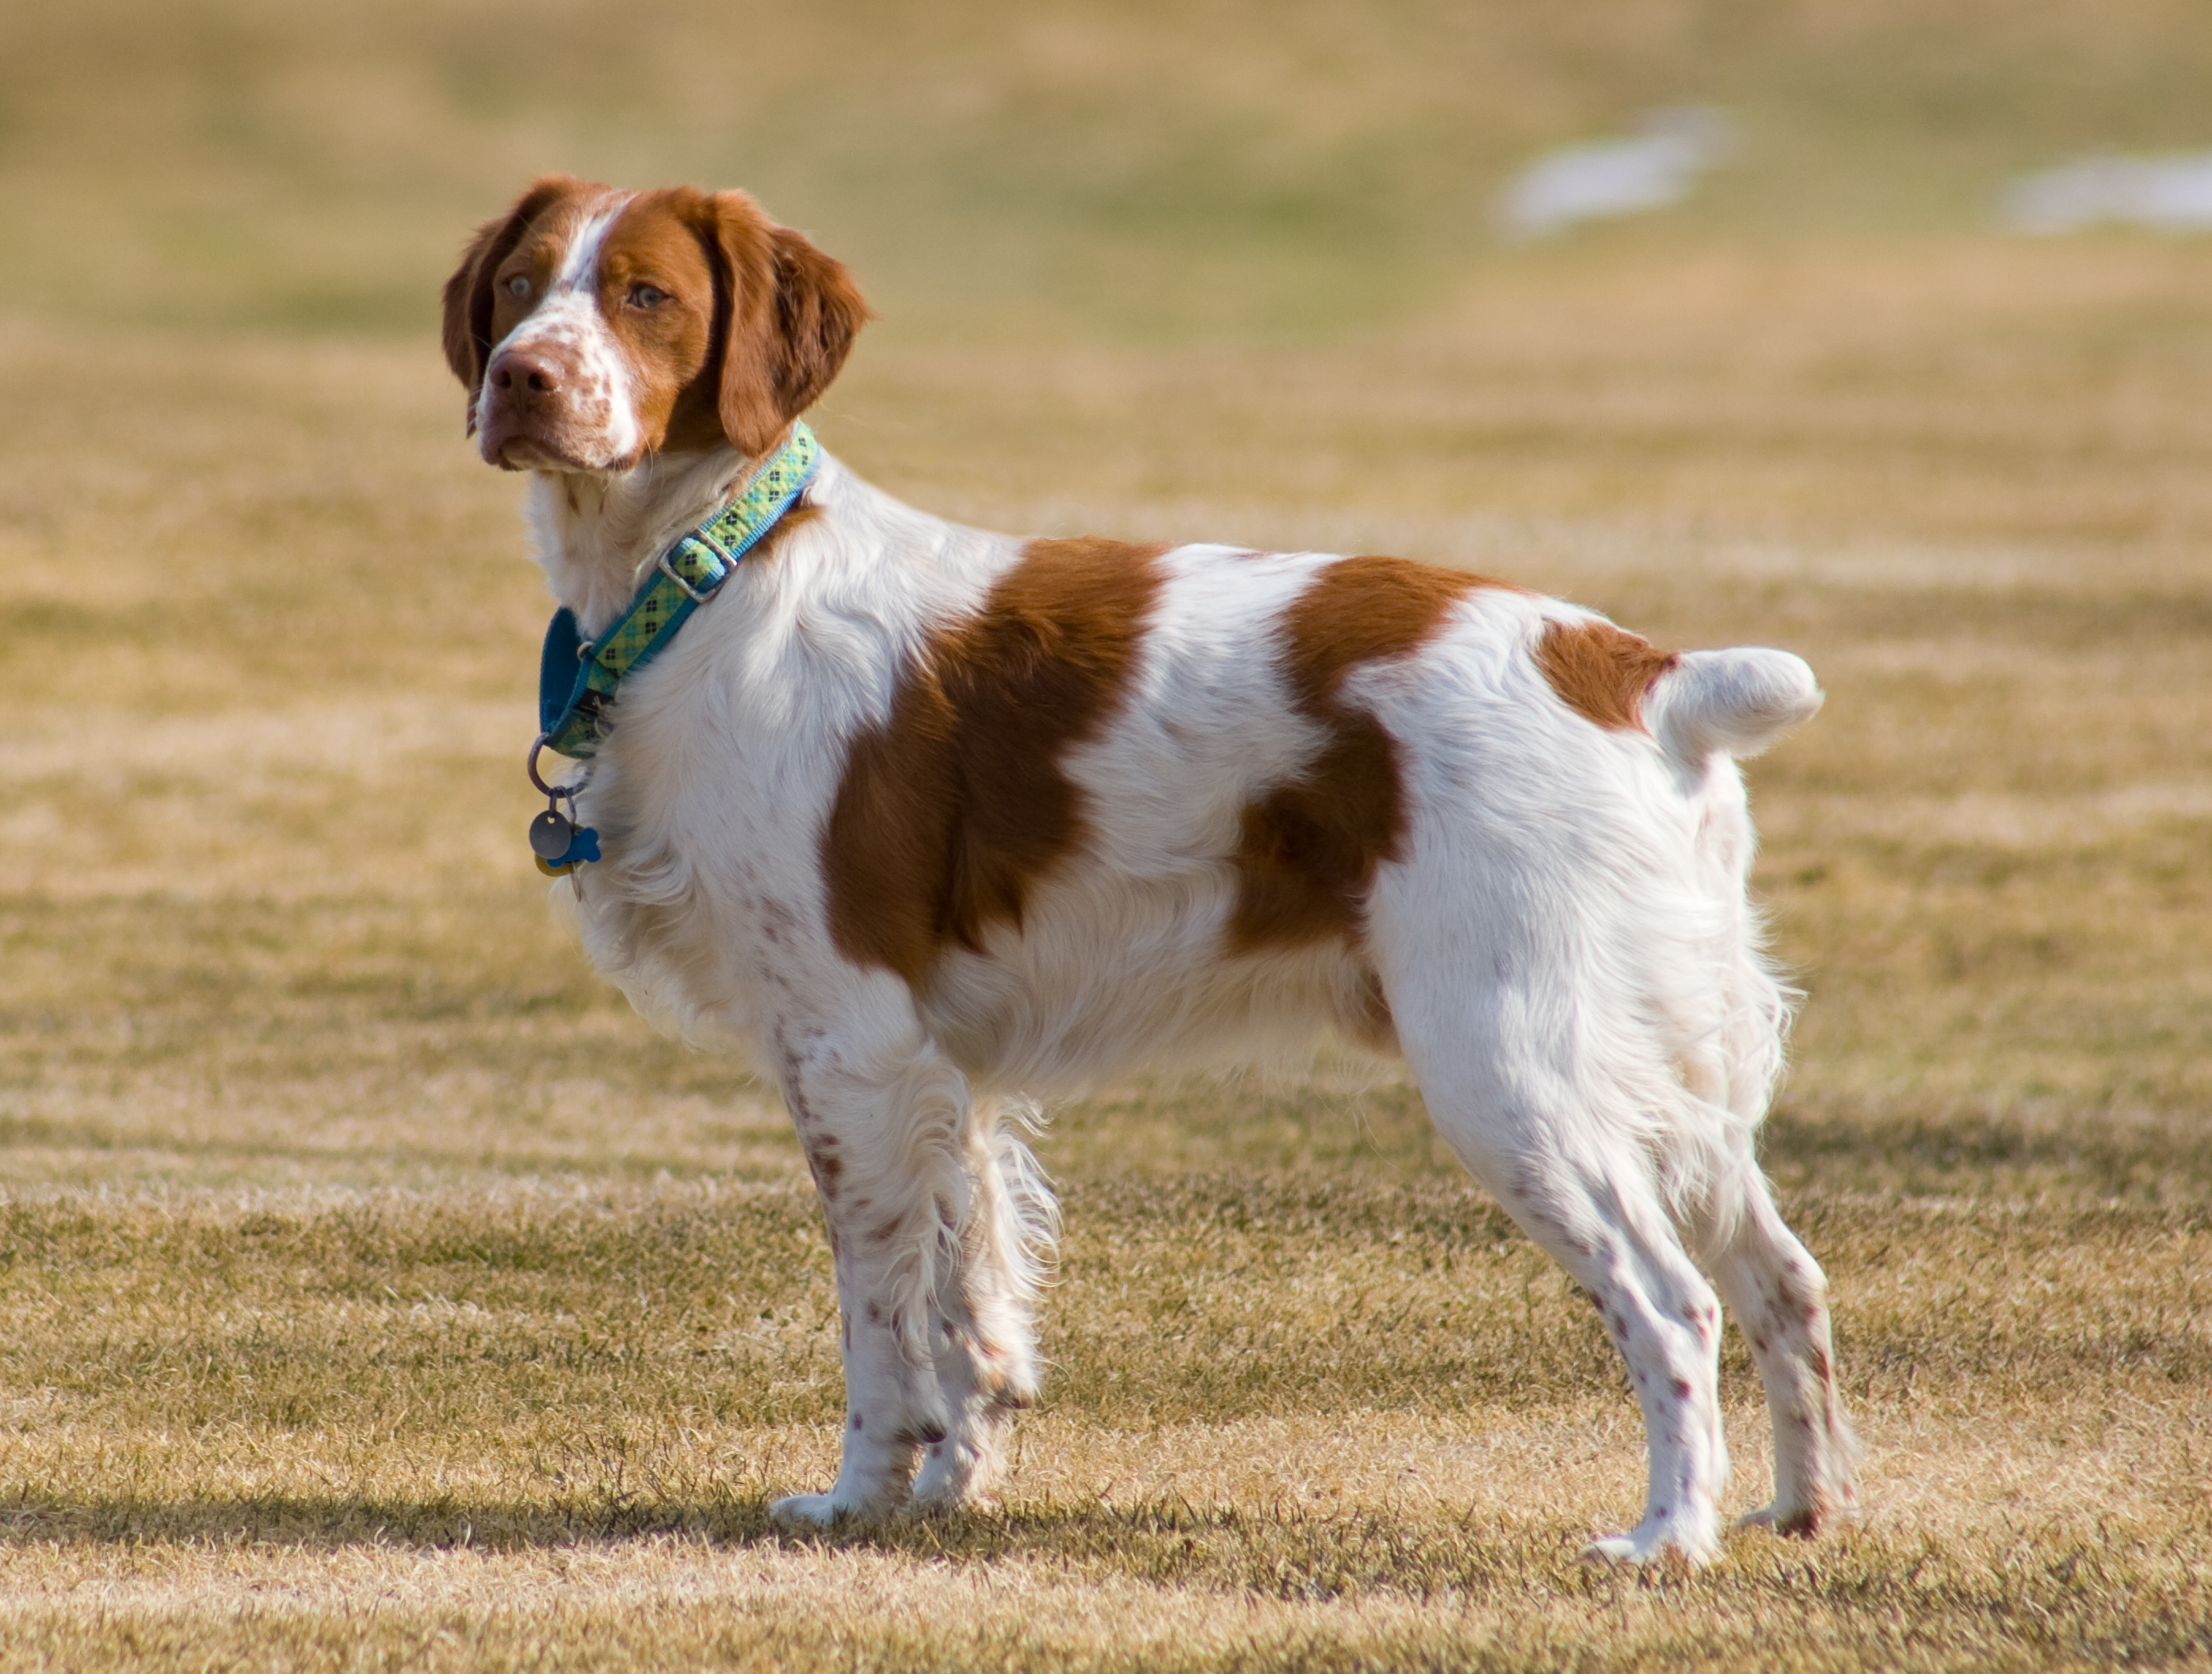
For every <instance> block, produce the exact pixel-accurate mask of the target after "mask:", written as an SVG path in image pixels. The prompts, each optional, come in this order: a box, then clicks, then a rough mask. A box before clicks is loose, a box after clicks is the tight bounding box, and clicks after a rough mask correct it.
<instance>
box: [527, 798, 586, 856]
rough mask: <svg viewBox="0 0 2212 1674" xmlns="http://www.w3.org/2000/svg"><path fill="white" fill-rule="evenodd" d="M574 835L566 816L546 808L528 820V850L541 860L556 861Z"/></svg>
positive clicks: (574, 830) (573, 828) (563, 853)
mask: <svg viewBox="0 0 2212 1674" xmlns="http://www.w3.org/2000/svg"><path fill="white" fill-rule="evenodd" d="M575 837H576V828H575V826H574V825H572V824H571V823H570V822H569V819H568V816H567V815H566V814H562V813H556V812H555V811H554V810H552V809H551V808H548V809H546V810H545V812H544V813H541V814H539V815H538V818H537V819H533V820H532V821H531V822H530V852H531V853H532V854H533V855H537V856H538V859H539V860H541V861H557V860H559V859H560V858H561V856H562V855H565V854H567V853H568V845H569V844H570V843H572V842H574V840H575Z"/></svg>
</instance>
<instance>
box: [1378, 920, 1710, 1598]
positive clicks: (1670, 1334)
mask: <svg viewBox="0 0 2212 1674" xmlns="http://www.w3.org/2000/svg"><path fill="white" fill-rule="evenodd" d="M1493 945H1495V943H1494V942H1493ZM1541 965H1542V961H1541V958H1536V959H1531V960H1529V961H1528V963H1527V965H1526V966H1525V967H1524V969H1523V973H1522V979H1521V980H1517V981H1505V982H1500V981H1497V980H1495V979H1493V980H1492V981H1491V982H1488V983H1476V982H1469V983H1464V984H1456V983H1454V984H1447V983H1436V982H1433V981H1431V982H1429V983H1418V982H1410V981H1408V982H1401V983H1399V984H1398V985H1397V986H1396V989H1395V991H1394V992H1393V993H1392V994H1391V1006H1392V1011H1393V1014H1394V1015H1395V1018H1396V1020H1397V1023H1398V1028H1399V1033H1400V1037H1401V1039H1402V1040H1403V1042H1404V1043H1405V1046H1406V1050H1407V1057H1408V1058H1409V1060H1410V1061H1411V1062H1412V1063H1413V1068H1414V1071H1415V1073H1416V1074H1418V1075H1419V1078H1420V1082H1421V1089H1422V1093H1423V1094H1424V1096H1425V1099H1426V1100H1427V1102H1428V1106H1429V1113H1430V1115H1431V1118H1432V1119H1433V1120H1434V1121H1435V1123H1436V1124H1437V1129H1438V1131H1439V1132H1441V1133H1442V1134H1443V1136H1444V1138H1445V1139H1446V1140H1447V1141H1449V1143H1450V1144H1451V1146H1452V1148H1453V1149H1454V1150H1455V1151H1456V1152H1457V1153H1458V1154H1459V1156H1460V1158H1461V1160H1462V1161H1463V1162H1465V1163H1466V1164H1467V1166H1468V1168H1469V1170H1470V1171H1472V1172H1473V1173H1474V1176H1475V1178H1477V1179H1478V1180H1480V1181H1481V1183H1482V1184H1484V1185H1485V1186H1486V1187H1487V1188H1488V1189H1489V1190H1490V1191H1491V1192H1492V1194H1493V1195H1494V1196H1496V1197H1497V1199H1498V1202H1499V1203H1500V1204H1501V1205H1502V1206H1503V1207H1504V1209H1505V1211H1506V1213H1507V1214H1510V1215H1511V1216H1512V1217H1513V1219H1514V1220H1516V1222H1517V1223H1519V1225H1520V1226H1521V1227H1522V1230H1523V1231H1524V1232H1526V1233H1528V1236H1529V1237H1530V1238H1532V1239H1534V1240H1535V1241H1536V1243H1537V1244H1538V1245H1541V1246H1542V1247H1543V1249H1544V1250H1545V1251H1547V1253H1549V1254H1550V1255H1551V1256H1552V1257H1553V1259H1554V1260H1556V1261H1558V1262H1559V1264H1560V1265H1561V1266H1563V1267H1564V1268H1565V1269H1567V1271H1568V1273H1569V1274H1571V1275H1572V1276H1573V1277H1574V1279H1575V1280H1576V1281H1577V1282H1578V1283H1579V1284H1580V1285H1581V1286H1582V1287H1583V1289H1585V1290H1587V1291H1588V1292H1589V1294H1590V1297H1591V1300H1593V1301H1594V1302H1595V1304H1596V1306H1597V1311H1598V1313H1599V1316H1600V1317H1601V1318H1602V1319H1603V1320H1604V1322H1605V1327H1606V1330H1607V1333H1608V1334H1609V1335H1610V1336H1611V1337H1612V1339H1613V1345H1614V1347H1615V1348H1618V1349H1619V1350H1620V1355H1621V1358H1622V1360H1623V1361H1626V1363H1627V1367H1628V1375H1629V1381H1630V1383H1631V1385H1632V1388H1633V1390H1634V1393H1635V1396H1636V1399H1637V1403H1638V1406H1640V1407H1641V1408H1642V1409H1643V1414H1644V1430H1645V1434H1646V1437H1647V1440H1648V1442H1649V1446H1650V1487H1649V1491H1648V1493H1647V1494H1646V1496H1645V1500H1644V1515H1643V1517H1642V1518H1641V1519H1639V1520H1638V1523H1637V1525H1636V1526H1635V1528H1633V1529H1632V1530H1630V1531H1627V1532H1626V1533H1625V1534H1618V1535H1609V1536H1607V1537H1603V1538H1601V1539H1600V1540H1598V1541H1596V1542H1595V1543H1593V1544H1592V1545H1591V1547H1590V1549H1589V1550H1590V1555H1593V1556H1597V1557H1604V1558H1615V1559H1625V1560H1627V1561H1635V1562H1642V1561H1646V1560H1649V1559H1651V1558H1655V1557H1657V1556H1659V1555H1661V1554H1662V1552H1663V1551H1664V1550H1665V1549H1668V1548H1670V1547H1671V1548H1673V1549H1675V1550H1677V1551H1679V1552H1680V1553H1681V1554H1682V1555H1684V1556H1686V1557H1687V1558H1688V1559H1689V1560H1690V1561H1692V1562H1703V1561H1705V1560H1706V1559H1708V1558H1710V1557H1711V1555H1713V1554H1714V1552H1715V1551H1716V1549H1717V1544H1718V1540H1717V1525H1718V1520H1719V1497H1720V1494H1721V1490H1722V1488H1723V1486H1724V1484H1725V1482H1726V1480H1727V1476H1728V1449H1727V1445H1726V1442H1725V1440H1724V1439H1723V1434H1722V1428H1721V1417H1720V1403H1719V1399H1718V1383H1719V1350H1720V1327H1721V1312H1720V1303H1719V1299H1718V1298H1717V1296H1716V1295H1715V1294H1714V1293H1713V1288H1712V1287H1711V1285H1710V1284H1709V1283H1708V1282H1707V1281H1706V1280H1705V1275H1703V1274H1702V1273H1700V1272H1699V1269H1698V1267H1697V1264H1696V1263H1694V1262H1693V1261H1692V1259H1691V1257H1690V1255H1689V1253H1688V1251H1686V1250H1685V1249H1684V1248H1683V1245H1682V1242H1681V1239H1680V1236H1679V1235H1678V1233H1677V1232H1676V1229H1675V1227H1674V1220H1673V1217H1672V1216H1671V1215H1670V1214H1669V1213H1668V1207H1667V1202H1666V1200H1665V1198H1664V1196H1662V1190H1661V1186H1660V1184H1659V1179H1658V1177H1657V1172H1656V1168H1655V1166H1654V1154H1653V1151H1652V1148H1651V1147H1650V1143H1648V1142H1647V1141H1646V1138H1645V1136H1644V1135H1641V1134H1639V1133H1638V1132H1635V1131H1633V1130H1631V1129H1624V1128H1622V1127H1621V1126H1620V1125H1619V1123H1618V1122H1617V1121H1613V1122H1609V1121H1608V1119H1607V1117H1604V1116H1602V1115H1601V1114H1600V1113H1599V1112H1598V1111H1596V1110H1595V1108H1594V1105H1595V1103H1596V1102H1597V1101H1598V1100H1599V1099H1603V1098H1606V1097H1611V1098H1612V1099H1613V1101H1614V1102H1615V1103H1616V1104H1618V1103H1621V1102H1623V1100H1624V1099H1626V1097H1627V1096H1628V1095H1627V1094H1626V1093H1621V1092H1620V1091H1619V1090H1616V1089H1611V1088H1609V1087H1607V1086H1604V1085H1601V1083H1603V1082H1604V1081H1605V1078H1606V1071H1605V1068H1604V1066H1602V1065H1600V1064H1596V1063H1593V1062H1589V1046H1588V1044H1587V1042H1588V1038H1589V1024H1588V1019H1587V1018H1586V1017H1585V1016H1583V1015H1581V1014H1579V1011H1578V1007H1577V1005H1576V1003H1575V995H1574V994H1573V991H1572V989H1571V988H1567V987H1565V986H1559V988H1558V989H1557V991H1553V992H1547V991H1545V989H1543V987H1542V986H1541V981H1542V978H1541ZM1385 980H1386V983H1387V982H1388V980H1389V973H1388V972H1386V973H1385ZM1616 1114H1617V1113H1616Z"/></svg>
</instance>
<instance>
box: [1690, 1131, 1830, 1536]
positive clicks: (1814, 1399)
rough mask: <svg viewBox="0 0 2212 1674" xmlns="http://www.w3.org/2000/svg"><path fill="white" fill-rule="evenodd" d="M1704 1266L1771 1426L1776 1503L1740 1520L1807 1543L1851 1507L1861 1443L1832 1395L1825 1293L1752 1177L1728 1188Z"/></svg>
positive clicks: (1761, 1182) (1816, 1271) (1815, 1267)
mask: <svg viewBox="0 0 2212 1674" xmlns="http://www.w3.org/2000/svg"><path fill="white" fill-rule="evenodd" d="M1729 1189H1730V1191H1731V1193H1732V1195H1734V1196H1736V1197H1737V1198H1738V1199H1739V1200H1740V1201H1738V1202H1731V1203H1724V1204H1723V1206H1722V1207H1723V1208H1725V1209H1726V1210H1728V1211H1729V1213H1728V1214H1727V1215H1726V1218H1725V1219H1724V1220H1720V1221H1719V1222H1717V1230H1718V1232H1719V1233H1720V1235H1721V1236H1720V1238H1719V1239H1718V1240H1717V1248H1716V1249H1715V1251H1714V1253H1713V1256H1712V1258H1711V1261H1710V1262H1709V1263H1708V1265H1709V1267H1710V1269H1711V1272H1712V1275H1713V1279H1714V1281H1715V1282H1716V1283H1717V1284H1718V1285H1719V1287H1720V1288H1721V1294H1722V1295H1723V1296H1724V1297H1726V1298H1727V1299H1728V1305H1729V1308H1730V1309H1732V1310H1733V1311H1734V1312H1735V1318H1736V1324H1738V1325H1739V1326H1741V1328H1742V1330H1743V1334H1744V1336H1745V1337H1746V1338H1747V1340H1748V1341H1749V1342H1750V1344H1751V1354H1752V1359H1753V1361H1755V1362H1756V1363H1757V1365H1758V1367H1759V1381H1760V1383H1761V1384H1763V1385H1765V1390H1766V1407H1767V1411H1768V1414H1769V1415H1771V1418H1772V1419H1773V1421H1774V1499H1773V1501H1772V1502H1771V1504H1769V1505H1767V1506H1765V1507H1763V1508H1761V1509H1760V1510H1759V1511H1755V1512H1753V1513H1750V1514H1749V1515H1747V1516H1746V1517H1745V1518H1743V1519H1741V1520H1742V1521H1743V1522H1744V1523H1746V1524H1751V1525H1768V1526H1771V1527H1773V1528H1774V1529H1776V1530H1778V1531H1780V1532H1782V1533H1784V1534H1790V1535H1811V1534H1814V1533H1817V1532H1818V1531H1820V1529H1821V1528H1823V1527H1825V1526H1826V1525H1828V1524H1829V1523H1831V1522H1832V1521H1834V1520H1835V1519H1838V1518H1846V1517H1849V1516H1850V1514H1851V1513H1852V1511H1853V1510H1854V1509H1855V1507H1856V1504H1857V1491H1856V1489H1855V1488H1854V1486H1853V1482H1852V1476H1853V1467H1854V1466H1855V1464H1856V1463H1857V1457H1858V1443H1857V1439H1856V1438H1855V1437H1854V1436H1853V1435H1852V1434H1851V1429H1850V1423H1849V1421H1847V1420H1846V1419H1845V1418H1844V1410H1843V1404H1842V1403H1841V1402H1840V1401H1839V1400H1838V1397H1837V1394H1836V1377H1835V1370H1834V1367H1833V1366H1832V1363H1831V1360H1830V1354H1829V1349H1830V1344H1829V1339H1828V1301H1827V1293H1828V1284H1827V1279H1826V1275H1824V1274H1822V1272H1821V1271H1820V1263H1818V1262H1816V1261H1814V1259H1813V1257H1812V1256H1811V1254H1810V1253H1809V1252H1808V1251H1807V1250H1806V1248H1805V1246H1804V1245H1802V1243H1800V1242H1799V1241H1798V1239H1797V1236H1796V1233H1792V1232H1791V1231H1790V1228H1789V1227H1787V1226H1785V1225H1784V1223H1783V1220H1782V1216H1781V1214H1779V1212H1778V1211H1777V1210H1776V1208H1775V1207H1774V1200H1773V1198H1772V1196H1770V1195H1769V1193H1768V1191H1767V1189H1766V1182H1765V1178H1763V1177H1762V1176H1761V1175H1760V1174H1759V1172H1758V1170H1757V1168H1756V1167H1749V1168H1747V1170H1746V1172H1744V1173H1743V1174H1741V1175H1740V1176H1739V1177H1738V1178H1737V1180H1736V1181H1735V1182H1733V1183H1732V1184H1731V1186H1730V1188H1729Z"/></svg>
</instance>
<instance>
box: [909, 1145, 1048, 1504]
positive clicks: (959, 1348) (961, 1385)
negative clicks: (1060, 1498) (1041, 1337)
mask: <svg viewBox="0 0 2212 1674" xmlns="http://www.w3.org/2000/svg"><path fill="white" fill-rule="evenodd" d="M968 1151H969V1164H970V1167H971V1169H972V1171H973V1174H972V1178H973V1180H974V1192H973V1196H971V1198H970V1200H969V1214H968V1218H967V1220H966V1223H965V1224H964V1225H963V1227H962V1228H961V1237H960V1263H959V1269H958V1271H957V1275H956V1277H955V1282H954V1283H953V1285H952V1286H951V1287H950V1288H949V1290H948V1291H947V1293H946V1294H945V1295H944V1296H942V1297H941V1298H940V1306H941V1311H940V1313H939V1322H940V1327H941V1330H942V1341H943V1345H944V1346H943V1348H942V1349H941V1350H940V1352H939V1355H938V1358H937V1377H938V1384H939V1388H940V1390H941V1391H943V1394H944V1397H945V1409H946V1411H947V1412H948V1414H949V1415H950V1417H951V1424H950V1427H949V1428H948V1430H947V1433H946V1434H945V1439H944V1440H942V1441H939V1442H934V1443H932V1444H931V1445H930V1446H929V1447H928V1449H927V1452H926V1454H925V1455H924V1458H923V1460H922V1466H921V1476H919V1477H918V1478H916V1480H915V1490H914V1491H915V1504H916V1505H917V1506H918V1507H925V1508H939V1507H942V1508H948V1509H949V1508H951V1507H959V1506H963V1505H977V1504H981V1503H983V1502H984V1501H986V1500H987V1498H988V1497H989V1495H990V1493H991V1490H992V1489H993V1488H994V1487H995V1486H996V1485H997V1483H998V1482H999V1480H1000V1477H1001V1476H1003V1475H1004V1473H1005V1469H1006V1440H1007V1437H1008V1434H1009V1433H1010V1431H1011V1430H1012V1421H1013V1415H1014V1413H1015V1412H1016V1411H1017V1410H1018V1409H1021V1408H1023V1407H1026V1406H1029V1405H1030V1404H1031V1403H1034V1402H1035V1400H1036V1395H1037V1368H1036V1330H1035V1325H1034V1323H1033V1320H1032V1318H1031V1306H1032V1304H1033V1302H1034V1300H1035V1297H1036V1287H1037V1283H1038V1280H1039V1276H1040V1269H1041V1268H1042V1266H1043V1265H1044V1264H1046V1263H1048V1262H1049V1260H1050V1259H1051V1252H1052V1245H1053V1240H1054V1233H1055V1231H1056V1229H1057V1220H1058V1215H1057V1210H1056V1208H1055V1206H1054V1203H1053V1201H1052V1194H1051V1189H1050V1188H1049V1187H1048V1185H1047V1184H1045V1180H1044V1177H1043V1175H1042V1172H1040V1171H1039V1170H1038V1168H1037V1166H1036V1160H1035V1159H1034V1158H1032V1157H1031V1156H1030V1154H1029V1150H1028V1147H1025V1146H1024V1145H1023V1144H1022V1142H1021V1141H1020V1139H1019V1137H1018V1135H1015V1134H1014V1133H1012V1132H1010V1131H1008V1130H1007V1129H1005V1128H1003V1127H1001V1126H1000V1119H999V1112H998V1111H997V1110H996V1109H995V1108H994V1106H993V1105H990V1104H989V1103H987V1102H986V1103H982V1104H980V1105H977V1107H976V1109H975V1116H974V1118H973V1120H972V1121H971V1123H970V1124H969V1146H968Z"/></svg>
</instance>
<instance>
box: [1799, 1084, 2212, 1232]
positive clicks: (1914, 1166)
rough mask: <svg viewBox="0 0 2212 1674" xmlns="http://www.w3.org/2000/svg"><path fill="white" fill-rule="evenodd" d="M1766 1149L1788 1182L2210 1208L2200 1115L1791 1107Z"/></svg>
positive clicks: (2210, 1135)
mask: <svg viewBox="0 0 2212 1674" xmlns="http://www.w3.org/2000/svg"><path fill="white" fill-rule="evenodd" d="M1759 1151H1760V1156H1761V1160H1763V1161H1764V1162H1765V1165H1766V1167H1767V1170H1768V1172H1770V1173H1771V1174H1772V1175H1773V1176H1774V1177H1775V1178H1777V1179H1778V1180H1781V1181H1784V1182H1786V1183H1788V1184H1792V1185H1800V1184H1805V1185H1816V1186H1820V1187H1826V1188H1838V1187H1840V1188H1844V1189H1849V1190H1873V1191H1891V1192H1904V1193H1907V1194H1919V1193H1933V1194H1959V1193H1966V1194H1971V1195H1975V1196H2023V1195H2038V1194H2043V1193H2047V1192H2050V1191H2051V1190H2054V1189H2055V1190H2059V1191H2061V1192H2065V1193H2072V1194H2078V1195H2080V1196H2082V1197H2084V1198H2092V1199H2098V1200H2109V1199H2121V1200H2124V1201H2133V1202H2137V1203H2142V1204H2160V1205H2165V1206H2167V1207H2170V1208H2181V1207H2185V1206H2189V1205H2191V1204H2193V1205H2195V1206H2196V1207H2197V1208H2199V1209H2200V1210H2204V1211H2207V1212H2212V1123H2207V1121H2206V1120H2205V1118H2204V1117H2202V1116H2198V1115H2193V1114H2191V1115H2181V1114H2171V1115H2155V1114H2142V1113H2133V1112H2116V1111H2100V1110H2087V1111H2084V1110H2072V1109H2060V1108H2053V1109H2051V1110H2048V1111H2040V1110H2030V1111H1960V1110H1937V1111H1929V1110H1925V1109H1921V1110H1905V1111H1886V1110H1881V1109H1878V1108H1868V1107H1863V1106H1849V1105H1846V1106H1842V1107H1829V1108H1820V1109H1813V1110H1806V1109H1802V1108H1799V1107H1796V1106H1793V1105H1784V1106H1783V1107H1782V1108H1779V1109H1778V1110H1776V1111H1774V1113H1773V1114H1772V1115H1771V1116H1770V1117H1768V1118H1767V1121H1766V1125H1765V1130H1764V1132H1763V1133H1762V1134H1761V1135H1760V1142H1759Z"/></svg>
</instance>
